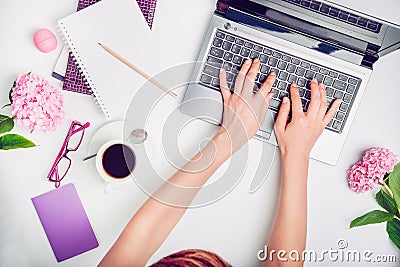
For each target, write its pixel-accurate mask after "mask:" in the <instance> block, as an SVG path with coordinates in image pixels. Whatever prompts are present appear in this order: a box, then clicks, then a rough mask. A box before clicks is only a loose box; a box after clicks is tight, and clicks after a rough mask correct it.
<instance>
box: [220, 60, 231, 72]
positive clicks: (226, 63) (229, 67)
mask: <svg viewBox="0 0 400 267" xmlns="http://www.w3.org/2000/svg"><path fill="white" fill-rule="evenodd" d="M222 67H223V68H224V69H225V70H226V71H231V70H232V63H229V62H225V63H224V65H223V66H222Z"/></svg>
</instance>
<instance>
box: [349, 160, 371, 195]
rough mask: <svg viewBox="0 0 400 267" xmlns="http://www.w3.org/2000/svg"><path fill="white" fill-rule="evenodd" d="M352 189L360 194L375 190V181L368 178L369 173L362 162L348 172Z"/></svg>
mask: <svg viewBox="0 0 400 267" xmlns="http://www.w3.org/2000/svg"><path fill="white" fill-rule="evenodd" d="M347 174H348V177H347V181H348V182H349V186H350V189H351V190H353V191H354V192H356V193H357V194H359V193H364V192H366V191H369V190H371V189H373V188H374V181H373V179H370V177H369V176H368V171H367V169H366V168H365V165H364V164H363V162H362V161H359V162H357V163H356V164H354V166H353V167H351V168H350V170H348V171H347Z"/></svg>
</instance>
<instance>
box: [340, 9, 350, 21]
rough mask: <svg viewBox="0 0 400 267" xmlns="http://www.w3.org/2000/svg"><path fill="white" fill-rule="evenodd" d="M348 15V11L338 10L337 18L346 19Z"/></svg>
mask: <svg viewBox="0 0 400 267" xmlns="http://www.w3.org/2000/svg"><path fill="white" fill-rule="evenodd" d="M348 17H349V13H348V12H346V11H343V10H342V11H340V13H339V16H338V18H339V19H342V20H347V18H348Z"/></svg>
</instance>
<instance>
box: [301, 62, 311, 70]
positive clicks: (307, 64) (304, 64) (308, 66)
mask: <svg viewBox="0 0 400 267" xmlns="http://www.w3.org/2000/svg"><path fill="white" fill-rule="evenodd" d="M300 66H302V67H303V68H306V69H309V68H310V66H311V65H310V63H308V62H305V61H303V62H301V64H300Z"/></svg>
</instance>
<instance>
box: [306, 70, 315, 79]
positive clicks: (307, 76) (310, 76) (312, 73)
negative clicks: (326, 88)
mask: <svg viewBox="0 0 400 267" xmlns="http://www.w3.org/2000/svg"><path fill="white" fill-rule="evenodd" d="M314 75H315V72H313V71H311V70H308V71H306V74H304V77H306V78H307V79H310V80H311V79H312V78H314Z"/></svg>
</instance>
